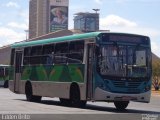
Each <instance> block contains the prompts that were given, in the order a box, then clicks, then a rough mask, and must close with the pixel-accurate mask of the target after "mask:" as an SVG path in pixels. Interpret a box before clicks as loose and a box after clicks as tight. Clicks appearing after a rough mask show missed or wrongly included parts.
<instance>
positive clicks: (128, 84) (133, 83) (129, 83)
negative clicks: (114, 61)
mask: <svg viewBox="0 0 160 120" xmlns="http://www.w3.org/2000/svg"><path fill="white" fill-rule="evenodd" d="M141 83H142V82H141V81H116V80H115V81H113V84H114V86H115V87H118V88H130V89H135V88H138V87H139V86H140V85H141Z"/></svg>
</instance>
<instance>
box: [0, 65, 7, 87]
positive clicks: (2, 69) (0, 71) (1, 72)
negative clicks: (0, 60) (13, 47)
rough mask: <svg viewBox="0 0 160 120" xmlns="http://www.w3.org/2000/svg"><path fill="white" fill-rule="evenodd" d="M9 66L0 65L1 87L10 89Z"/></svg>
mask: <svg viewBox="0 0 160 120" xmlns="http://www.w3.org/2000/svg"><path fill="white" fill-rule="evenodd" d="M8 80H9V65H3V64H0V86H3V87H4V88H8Z"/></svg>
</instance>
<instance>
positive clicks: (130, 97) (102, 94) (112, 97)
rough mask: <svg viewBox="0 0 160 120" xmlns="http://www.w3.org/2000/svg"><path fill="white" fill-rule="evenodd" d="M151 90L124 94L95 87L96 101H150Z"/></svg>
mask: <svg viewBox="0 0 160 120" xmlns="http://www.w3.org/2000/svg"><path fill="white" fill-rule="evenodd" d="M150 96H151V91H148V92H145V93H140V94H122V93H111V92H108V91H105V90H102V89H100V88H99V87H97V88H96V89H95V101H108V102H113V101H136V102H144V103H149V102H150Z"/></svg>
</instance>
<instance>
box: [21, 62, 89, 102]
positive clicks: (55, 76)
mask: <svg viewBox="0 0 160 120" xmlns="http://www.w3.org/2000/svg"><path fill="white" fill-rule="evenodd" d="M84 66H85V65H82V64H69V65H54V66H53V65H39V66H23V70H22V80H21V81H26V80H31V83H32V89H33V94H34V95H39V96H46V97H47V96H48V97H62V98H69V92H70V85H71V83H73V82H75V83H77V84H78V85H79V88H80V92H81V93H80V94H81V99H82V100H84V99H85V98H86V96H85V95H86V94H85V91H86V87H85V84H84ZM22 86H23V85H22ZM21 90H22V89H21ZM22 91H24V90H22Z"/></svg>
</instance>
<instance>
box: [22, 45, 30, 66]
mask: <svg viewBox="0 0 160 120" xmlns="http://www.w3.org/2000/svg"><path fill="white" fill-rule="evenodd" d="M30 56H31V47H27V48H25V49H24V58H23V65H29V64H30Z"/></svg>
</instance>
